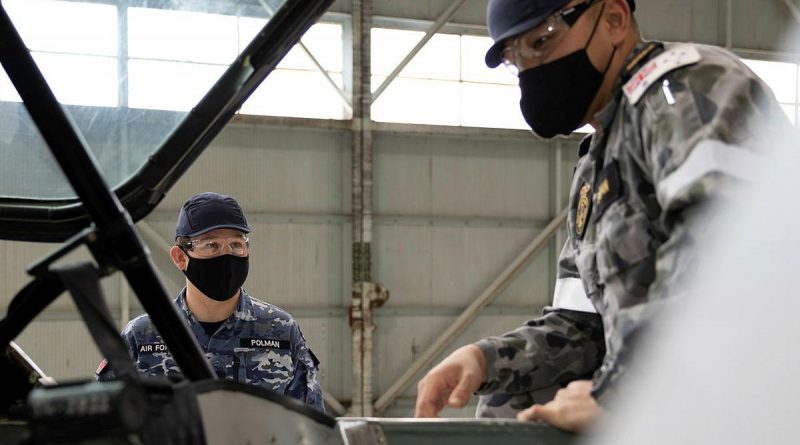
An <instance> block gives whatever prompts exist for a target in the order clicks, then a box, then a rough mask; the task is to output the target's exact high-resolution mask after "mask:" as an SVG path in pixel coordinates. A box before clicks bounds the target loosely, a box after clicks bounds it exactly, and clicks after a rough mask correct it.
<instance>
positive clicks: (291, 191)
mask: <svg viewBox="0 0 800 445" xmlns="http://www.w3.org/2000/svg"><path fill="white" fill-rule="evenodd" d="M338 134H340V133H339V132H331V131H323V130H309V129H276V128H258V127H255V126H250V125H237V126H234V127H229V128H226V130H225V131H223V132H222V133H221V134H220V136H219V137H218V138H217V139H216V140H215V141H214V143H213V144H212V146H211V147H210V148H209V149H208V150H207V151H206V152H205V153H203V155H201V156H200V158H199V159H198V160H197V162H196V163H195V165H194V166H193V167H192V169H191V171H190V172H189V173H188V174H186V175H185V176H184V177H183V178H181V180H180V181H178V183H177V184H176V185H175V187H174V188H173V189H172V190H171V191H170V193H169V194H168V195H167V197H166V198H165V199H164V202H163V203H162V204H161V205H160V206H159V209H176V210H177V209H178V208H179V207H180V205H181V204H182V203H183V201H184V200H185V199H186V198H188V197H189V196H191V195H193V194H195V193H198V192H201V191H207V190H211V191H217V192H220V193H226V194H230V195H233V196H235V197H236V198H237V199H238V200H239V201H240V203H241V205H242V208H243V209H244V211H245V213H246V214H247V213H249V212H258V211H262V210H264V209H269V210H272V211H283V212H341V211H342V208H343V206H344V201H343V196H342V195H343V194H342V180H343V168H342V162H343V160H344V159H343V157H342V153H343V151H344V150H343V146H342V144H341V142H342V138H341V137H337V135H338ZM348 180H349V178H348ZM176 214H177V212H176Z"/></svg>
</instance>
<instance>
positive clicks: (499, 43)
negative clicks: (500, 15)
mask: <svg viewBox="0 0 800 445" xmlns="http://www.w3.org/2000/svg"><path fill="white" fill-rule="evenodd" d="M561 6H563V5H559V6H558V7H556V8H554V9H553V10H552V11H548V12H547V13H546V14H542V15H539V16H536V17H533V18H530V19H528V20H525V21H524V22H520V23H518V24H516V25H514V26H513V27H511V28H509V30H508V31H506V32H504V33H503V34H502V35H500V37H498V38H497V40H495V42H494V45H492V47H491V48H489V51H486V57H485V58H484V61H485V62H486V66H488V67H489V68H495V67H497V66H498V65H500V64H501V63H503V58H502V57H501V54H502V53H503V48H504V47H505V45H506V43H505V42H506V39H507V38H509V37H514V36H516V35H519V34H522V33H523V32H526V31H529V30H531V29H533V28H535V27H537V26H539V25H540V24H542V23H544V21H545V20H547V18H548V17H550V15H552V14H553V13H554V12H556V11H558V10H559V9H560V8H561Z"/></svg>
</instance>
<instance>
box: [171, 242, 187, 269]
mask: <svg viewBox="0 0 800 445" xmlns="http://www.w3.org/2000/svg"><path fill="white" fill-rule="evenodd" d="M169 256H170V258H172V262H173V264H175V267H177V268H178V270H180V271H184V270H186V268H187V267H188V266H189V256H188V255H186V252H184V251H183V249H181V248H180V247H178V246H172V248H171V249H169Z"/></svg>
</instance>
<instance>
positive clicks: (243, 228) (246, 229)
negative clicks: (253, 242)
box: [178, 224, 250, 238]
mask: <svg viewBox="0 0 800 445" xmlns="http://www.w3.org/2000/svg"><path fill="white" fill-rule="evenodd" d="M216 229H233V230H238V231H240V232H244V233H250V228H249V227H247V226H237V225H235V224H220V225H218V226H211V227H204V228H203V229H202V230H198V231H196V232H191V233H187V234H185V235H178V236H186V237H189V238H191V237H193V236H197V235H202V234H204V233H206V232H210V231H212V230H216Z"/></svg>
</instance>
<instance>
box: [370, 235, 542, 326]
mask: <svg viewBox="0 0 800 445" xmlns="http://www.w3.org/2000/svg"><path fill="white" fill-rule="evenodd" d="M536 233H538V230H537V229H533V228H528V229H524V228H503V227H461V228H459V227H425V226H401V225H391V226H383V225H379V226H377V230H376V246H377V252H376V261H375V265H376V276H378V277H379V279H380V281H381V282H382V283H383V284H385V285H386V286H387V287H388V288H389V289H390V290H391V293H392V297H391V298H390V299H389V302H388V303H387V306H386V307H387V308H391V307H395V306H399V307H406V306H417V305H422V306H438V307H443V306H444V307H459V308H463V307H466V306H467V305H468V304H469V303H470V301H471V299H472V298H475V297H476V296H477V295H476V294H477V292H479V291H480V290H481V289H483V288H485V287H486V286H487V285H488V284H489V282H491V280H493V279H494V278H495V277H496V275H497V274H498V273H499V272H500V270H502V268H503V267H504V266H505V265H506V264H508V262H510V261H511V260H512V259H513V258H514V257H515V256H516V255H518V254H519V250H520V249H521V246H524V245H525V243H526V242H527V241H529V240H530V239H532V238H533V237H534V236H535V234H536ZM550 261H552V258H548V256H547V255H545V254H540V255H539V257H537V258H536V260H534V261H533V262H532V263H531V264H530V265H529V266H528V267H527V268H526V272H524V273H523V274H521V275H520V277H518V278H517V279H516V280H515V283H513V284H512V285H511V286H510V287H509V288H508V289H507V290H506V291H505V292H504V294H503V296H502V297H500V298H501V301H502V304H532V303H543V302H546V301H547V300H549V298H550V297H549V295H548V283H549V281H548V280H549V274H548V268H547V267H546V266H547V264H548V263H549V262H550ZM378 311H379V312H380V309H378Z"/></svg>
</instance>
